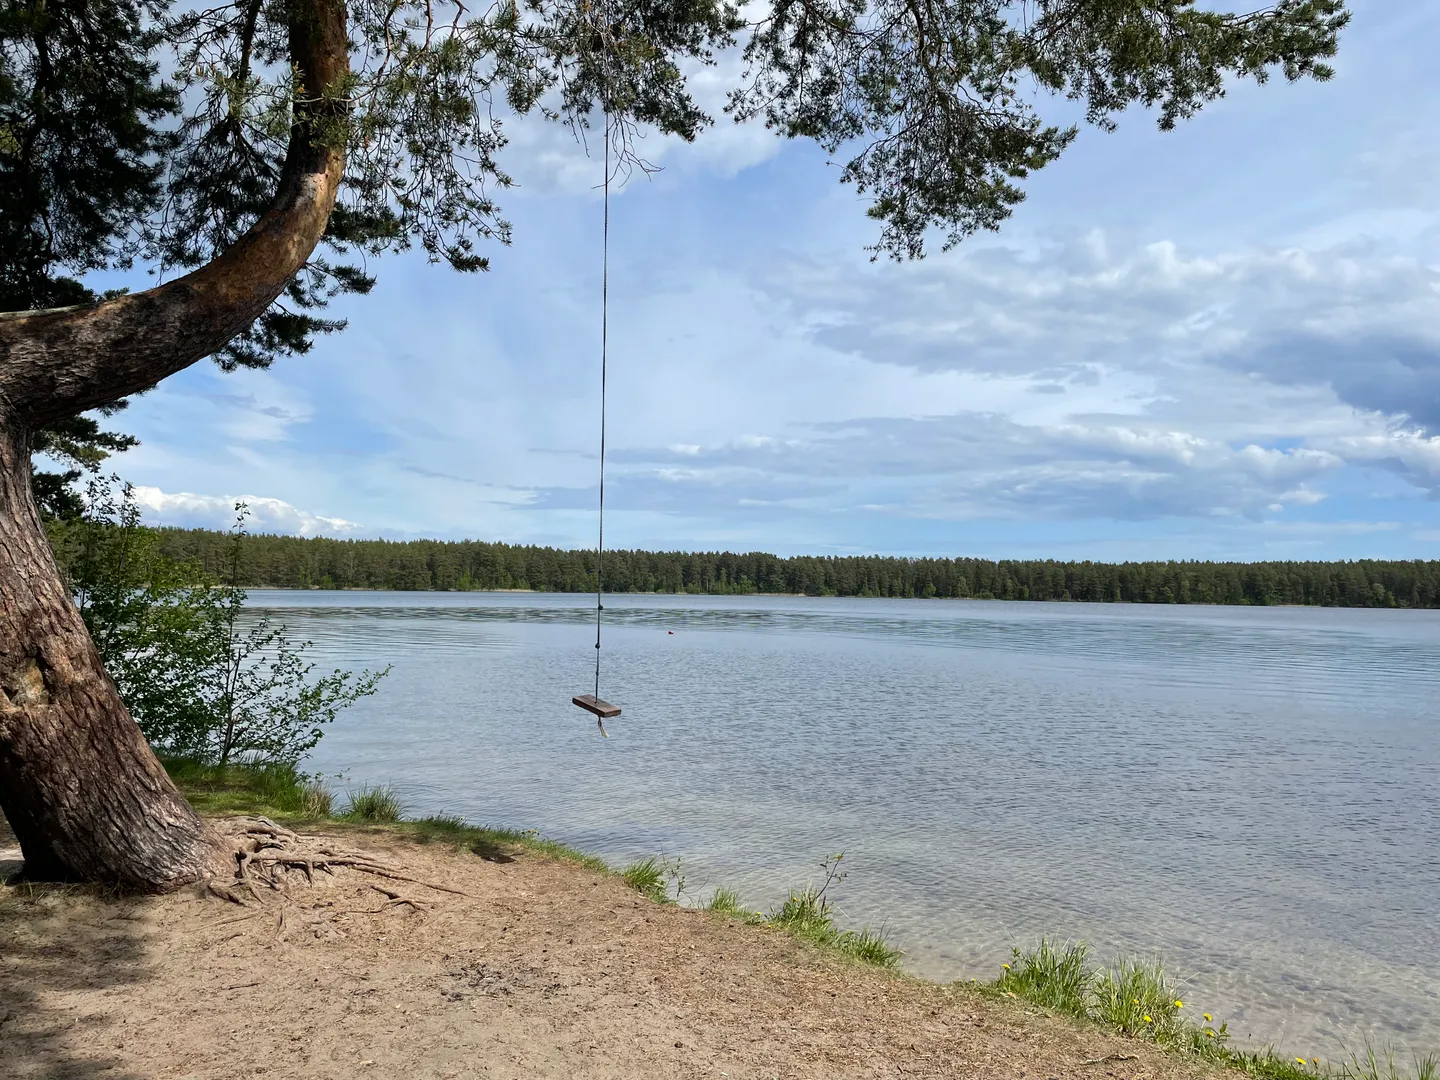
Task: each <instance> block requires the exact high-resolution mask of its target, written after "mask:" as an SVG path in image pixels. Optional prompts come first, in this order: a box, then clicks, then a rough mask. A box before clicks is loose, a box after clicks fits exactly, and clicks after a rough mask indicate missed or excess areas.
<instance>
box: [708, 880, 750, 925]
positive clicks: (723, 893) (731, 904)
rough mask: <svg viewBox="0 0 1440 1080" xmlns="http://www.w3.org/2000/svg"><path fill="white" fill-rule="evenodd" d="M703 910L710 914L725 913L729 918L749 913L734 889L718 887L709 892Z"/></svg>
mask: <svg viewBox="0 0 1440 1080" xmlns="http://www.w3.org/2000/svg"><path fill="white" fill-rule="evenodd" d="M705 910H706V911H708V912H710V913H711V914H712V915H725V916H728V917H730V918H737V919H738V918H745V917H746V916H747V915H749V914H750V913H749V912H748V911H746V910H745V907H744V905H742V904H741V903H740V894H739V893H738V892H736V891H735V890H734V889H726V888H723V887H722V888H719V889H716V890H715V892H714V893H712V894H711V896H710V899H709V900H708V901H706V903H705Z"/></svg>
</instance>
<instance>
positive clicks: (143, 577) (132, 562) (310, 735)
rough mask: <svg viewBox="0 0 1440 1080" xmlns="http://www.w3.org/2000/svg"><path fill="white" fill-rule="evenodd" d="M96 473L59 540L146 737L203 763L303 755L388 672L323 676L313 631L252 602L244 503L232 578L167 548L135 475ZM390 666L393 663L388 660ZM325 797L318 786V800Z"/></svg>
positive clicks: (56, 529)
mask: <svg viewBox="0 0 1440 1080" xmlns="http://www.w3.org/2000/svg"><path fill="white" fill-rule="evenodd" d="M116 483H118V481H117V480H116V479H115V478H113V477H112V478H111V480H110V481H108V482H107V481H98V480H97V481H93V482H92V483H91V484H90V486H89V494H88V502H87V507H86V510H85V513H84V515H83V516H82V517H81V518H80V519H79V520H76V521H67V522H56V523H53V524H52V527H51V540H52V544H54V546H55V547H56V551H57V556H59V557H60V561H61V562H62V563H63V564H64V565H65V566H66V567H67V569H68V576H69V579H70V586H71V588H72V590H73V591H74V594H75V598H76V604H77V606H78V607H79V609H80V613H81V615H82V616H83V617H84V619H85V625H86V626H87V627H88V628H89V630H90V635H91V637H92V638H93V639H94V641H95V645H96V648H97V649H99V651H100V657H101V659H102V661H103V662H104V664H105V670H106V671H107V672H108V673H109V674H110V677H111V678H112V679H114V680H115V684H116V686H117V687H118V689H119V691H120V696H121V698H122V699H123V700H124V701H125V704H126V706H127V707H128V708H129V709H130V713H131V715H132V716H134V718H135V721H136V723H138V724H139V725H140V730H141V731H143V732H144V733H145V737H146V738H147V739H149V740H150V743H151V744H152V745H153V746H155V747H156V749H157V750H160V751H161V752H163V753H166V754H169V755H171V756H174V757H183V758H187V759H190V760H193V761H197V762H206V763H210V764H216V765H228V764H230V763H231V762H235V761H252V762H290V763H294V762H298V761H299V760H300V759H301V758H302V757H303V756H304V755H305V754H306V753H308V752H309V751H310V750H312V749H313V748H314V747H315V744H316V743H318V742H319V741H320V737H321V734H322V728H323V726H324V725H325V724H328V723H330V722H332V721H333V720H334V719H335V717H336V715H337V714H338V713H339V712H340V710H342V709H344V708H346V707H347V706H349V705H351V704H353V703H354V702H356V701H357V700H359V699H360V698H362V697H367V696H368V695H370V694H373V693H374V692H375V689H376V686H377V684H378V683H379V681H380V679H381V678H382V677H383V676H384V675H385V674H386V672H385V671H381V672H368V671H367V672H361V673H359V674H355V673H353V672H348V671H338V670H337V671H334V672H332V673H330V674H328V675H322V676H319V677H316V676H315V675H314V668H315V665H314V664H312V663H310V662H308V661H307V660H306V659H305V653H306V651H307V650H308V649H309V647H310V644H309V642H294V641H292V640H291V639H290V638H289V637H288V636H287V634H286V631H285V627H284V626H279V625H275V624H274V623H272V621H271V620H270V619H269V618H268V617H266V616H264V615H256V614H255V613H252V612H247V611H246V610H245V596H246V594H245V590H243V589H241V588H238V587H236V586H235V585H234V584H233V583H234V581H235V580H238V576H239V561H240V555H241V544H242V542H243V540H244V538H245V527H244V526H245V518H246V515H247V511H246V508H245V505H244V504H243V503H238V504H236V508H235V509H236V524H235V527H234V529H233V530H232V533H231V545H232V552H231V555H232V573H231V584H228V585H227V584H222V583H221V582H219V581H217V580H215V579H214V578H213V577H210V576H208V575H206V574H205V573H204V572H203V571H202V570H201V569H200V568H199V566H198V565H196V564H194V563H188V562H178V561H176V560H173V559H170V558H168V557H166V556H165V555H164V554H163V553H162V552H161V550H160V545H159V539H158V537H157V535H156V533H155V532H154V530H152V529H147V528H145V527H144V526H143V525H141V523H140V509H139V506H138V504H137V502H136V500H135V496H134V491H133V489H132V488H131V487H130V485H128V484H126V485H123V486H122V487H121V489H120V492H119V494H118V495H117V494H116V492H115V488H114V485H115V484H116ZM386 670H387V671H388V669H386ZM322 802H323V800H322V799H321V796H320V795H319V793H318V792H317V793H316V794H315V805H316V807H317V808H318V807H320V805H321V804H322Z"/></svg>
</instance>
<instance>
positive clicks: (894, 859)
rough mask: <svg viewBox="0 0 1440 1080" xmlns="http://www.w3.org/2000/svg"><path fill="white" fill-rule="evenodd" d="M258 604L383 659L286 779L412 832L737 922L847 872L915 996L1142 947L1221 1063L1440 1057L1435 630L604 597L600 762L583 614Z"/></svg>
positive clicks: (1170, 611)
mask: <svg viewBox="0 0 1440 1080" xmlns="http://www.w3.org/2000/svg"><path fill="white" fill-rule="evenodd" d="M251 602H252V604H254V605H255V606H258V607H264V608H273V609H276V610H277V611H278V612H280V614H281V615H282V618H283V621H285V622H286V623H287V624H288V625H289V626H290V627H291V629H292V630H293V631H295V632H296V633H297V634H298V635H300V636H303V637H308V638H310V639H312V640H314V642H315V643H316V646H317V653H318V655H319V658H320V659H321V661H322V663H324V664H326V665H331V664H335V665H343V666H348V667H366V666H368V667H379V666H383V665H385V664H387V663H388V664H392V665H393V668H394V670H393V673H392V674H391V676H390V677H389V678H388V679H386V680H385V681H384V683H383V684H382V687H381V690H380V692H379V693H378V694H377V695H376V696H375V697H373V698H371V699H368V700H367V701H364V702H362V703H360V704H359V705H357V706H356V707H355V708H354V709H352V710H351V711H349V712H347V713H345V714H343V715H342V717H341V719H340V720H339V721H338V722H337V723H336V724H335V725H334V726H333V727H332V728H331V730H330V731H329V733H328V734H327V735H326V737H325V739H324V741H323V742H322V743H321V745H320V747H319V749H318V751H317V752H316V754H315V756H314V758H313V761H312V764H311V767H313V768H314V769H318V770H321V771H323V772H325V773H326V774H334V773H336V772H341V773H343V774H344V777H345V783H344V784H341V785H340V786H341V787H342V788H343V787H347V786H350V785H353V784H359V783H378V782H383V783H390V784H393V785H394V786H395V787H396V788H397V789H398V790H399V791H400V792H401V794H402V796H403V798H404V801H405V804H406V806H407V809H408V811H409V812H410V813H411V814H415V815H419V814H425V813H439V812H448V813H456V814H460V815H462V816H464V817H465V818H467V819H468V820H470V821H472V822H476V823H485V824H491V825H503V826H511V827H520V828H531V827H533V828H538V829H540V830H541V831H542V832H543V833H544V834H546V835H547V836H551V837H554V838H556V839H559V840H563V841H566V842H568V843H571V844H573V845H575V846H577V847H579V848H583V849H584V850H586V851H590V852H594V853H597V854H599V855H602V856H603V857H605V858H606V859H608V860H610V861H611V862H613V863H617V864H619V863H624V862H627V861H629V860H631V859H634V858H638V857H642V856H646V855H651V854H656V853H660V854H664V855H666V856H670V857H678V858H679V859H680V860H681V865H682V868H683V870H684V873H685V879H686V885H687V888H688V889H689V890H690V892H691V893H692V894H693V898H694V899H695V900H703V899H704V898H705V897H706V896H707V895H708V893H709V891H710V890H712V889H713V888H714V887H715V886H716V885H720V884H723V885H727V886H731V887H734V888H738V889H739V890H740V892H741V895H742V897H743V898H744V899H745V901H746V902H747V903H748V904H750V905H751V906H754V907H763V908H768V907H769V906H770V905H772V904H774V903H777V902H778V901H779V900H780V899H782V898H783V896H784V895H785V893H786V891H787V888H788V886H790V885H793V884H800V883H803V882H805V881H806V880H808V879H810V878H812V877H815V876H816V875H817V874H818V873H819V864H820V862H821V860H822V859H823V858H824V857H825V856H826V855H827V854H830V853H833V852H838V851H844V852H845V865H846V866H847V867H848V868H849V871H850V873H849V877H848V878H847V879H846V880H845V881H844V882H843V883H842V885H841V886H840V887H839V889H838V891H837V893H836V896H837V901H838V906H839V908H840V910H841V911H842V913H843V919H844V922H845V923H846V924H847V925H854V926H858V925H861V924H871V925H880V924H883V925H884V926H885V928H886V929H887V930H888V931H889V933H890V934H891V935H892V936H893V938H894V939H895V940H896V941H897V942H898V943H899V944H900V945H901V946H902V947H903V948H904V949H905V963H906V965H907V967H908V968H909V969H910V970H912V971H914V972H916V973H918V974H921V975H924V976H927V977H931V978H936V979H944V980H949V979H957V978H970V977H980V978H989V977H992V976H993V975H994V974H995V973H996V972H997V971H998V967H999V964H1000V962H1001V961H1002V960H1005V959H1007V958H1008V955H1009V950H1010V947H1011V946H1012V944H1017V945H1022V946H1025V945H1030V944H1033V943H1034V942H1035V941H1036V939H1037V938H1038V937H1039V936H1040V935H1041V934H1049V935H1051V936H1052V937H1058V938H1062V939H1065V938H1069V939H1083V940H1086V941H1089V942H1091V943H1092V944H1093V945H1094V947H1095V948H1096V950H1097V951H1098V952H1099V953H1100V954H1101V955H1103V956H1113V955H1116V954H1126V955H1135V954H1139V955H1145V956H1159V957H1162V958H1163V959H1164V961H1165V963H1166V966H1167V968H1168V969H1169V970H1170V972H1171V973H1172V974H1174V975H1175V976H1177V977H1179V978H1180V979H1182V980H1183V984H1184V988H1185V993H1184V997H1185V999H1186V1008H1187V1009H1188V1008H1193V1009H1194V1010H1195V1012H1196V1013H1199V1012H1201V1011H1209V1012H1211V1013H1213V1014H1215V1017H1216V1020H1217V1021H1219V1020H1220V1019H1228V1020H1229V1022H1230V1028H1231V1031H1232V1032H1234V1033H1235V1034H1236V1035H1237V1036H1239V1037H1241V1038H1242V1039H1250V1040H1253V1041H1257V1042H1262V1043H1274V1044H1276V1045H1277V1046H1278V1047H1279V1048H1280V1049H1282V1050H1284V1051H1287V1052H1291V1053H1304V1054H1306V1055H1311V1054H1317V1055H1320V1056H1332V1055H1338V1054H1339V1053H1340V1050H1341V1047H1342V1045H1343V1046H1351V1047H1356V1046H1359V1045H1360V1044H1361V1042H1362V1041H1363V1039H1365V1038H1366V1037H1369V1038H1370V1039H1372V1040H1374V1041H1376V1042H1378V1043H1380V1044H1385V1043H1393V1044H1395V1045H1396V1046H1399V1047H1402V1048H1405V1049H1406V1050H1415V1051H1430V1050H1436V1049H1440V613H1437V612H1409V611H1361V610H1322V609H1296V608H1284V609H1246V608H1157V607H1122V606H1118V605H1117V606H1108V605H1084V604H1028V603H1010V604H1006V603H1000V602H988V603H987V602H969V601H936V600H929V601H925V600H921V601H892V600H841V599H827V598H819V599H802V598H789V597H776V598H764V597H743V598H742V597H733V598H727V597H654V596H643V597H635V596H617V597H610V598H607V601H606V619H607V622H606V630H605V645H606V647H605V651H604V658H605V669H604V676H603V680H602V684H601V694H602V696H603V697H606V698H608V699H609V700H612V701H615V702H617V703H619V704H622V705H623V706H624V710H625V711H624V715H623V716H621V717H620V718H619V719H617V720H614V721H612V722H610V724H609V728H610V732H611V736H612V737H611V738H610V739H609V740H608V741H607V740H603V739H601V738H600V737H599V735H598V732H597V731H596V727H595V723H594V720H593V718H591V717H589V716H588V714H585V713H582V712H581V711H580V710H579V709H576V708H575V707H574V706H572V705H571V704H570V697H571V695H573V694H576V693H586V692H589V690H590V689H591V680H592V673H591V664H592V662H593V656H594V650H593V647H592V646H593V643H594V638H593V632H594V631H593V617H594V612H593V604H594V600H593V598H587V597H583V596H563V595H532V594H518V593H509V594H474V593H471V594H437V593H429V594H426V593H323V592H306V593H294V592H264V591H258V590H257V591H255V592H253V593H252V594H251ZM671 631H673V633H671Z"/></svg>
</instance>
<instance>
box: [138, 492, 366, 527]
mask: <svg viewBox="0 0 1440 1080" xmlns="http://www.w3.org/2000/svg"><path fill="white" fill-rule="evenodd" d="M135 501H136V502H137V503H139V505H140V508H141V512H142V513H143V515H144V518H145V521H146V522H147V523H148V524H150V525H179V526H184V527H187V528H206V529H228V528H230V527H231V526H232V525H233V524H234V523H235V513H236V511H235V504H236V503H239V502H243V503H245V504H246V505H247V506H248V508H249V510H250V517H249V520H248V522H247V526H248V528H249V529H250V531H251V532H256V533H279V534H282V535H289V536H346V535H350V534H353V533H355V532H356V531H357V530H358V529H359V528H360V526H358V525H357V524H356V523H355V522H353V521H346V520H345V519H344V518H337V517H325V516H323V515H320V514H312V513H310V512H309V511H307V510H300V509H298V508H296V507H294V506H291V505H290V504H289V503H287V502H285V501H284V500H283V499H271V498H266V497H265V496H261V495H240V496H234V497H231V496H223V497H222V496H218V495H196V494H193V493H191V492H188V491H180V492H173V493H172V492H164V491H161V490H160V489H159V488H155V487H136V488H135Z"/></svg>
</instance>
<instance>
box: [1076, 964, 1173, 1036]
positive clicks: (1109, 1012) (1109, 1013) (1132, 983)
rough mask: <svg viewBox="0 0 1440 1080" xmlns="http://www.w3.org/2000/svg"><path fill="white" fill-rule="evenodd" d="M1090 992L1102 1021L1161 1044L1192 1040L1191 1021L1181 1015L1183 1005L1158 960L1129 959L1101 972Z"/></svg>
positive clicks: (1127, 1033)
mask: <svg viewBox="0 0 1440 1080" xmlns="http://www.w3.org/2000/svg"><path fill="white" fill-rule="evenodd" d="M1091 993H1092V995H1093V997H1094V1009H1095V1015H1096V1017H1097V1018H1098V1019H1099V1020H1100V1022H1101V1023H1105V1024H1109V1025H1110V1026H1112V1027H1115V1028H1118V1029H1119V1030H1120V1031H1121V1032H1123V1033H1124V1034H1126V1035H1138V1036H1140V1037H1142V1038H1147V1039H1152V1040H1154V1041H1155V1042H1158V1043H1161V1044H1162V1045H1167V1046H1170V1045H1177V1046H1178V1045H1179V1044H1180V1043H1186V1044H1188V1043H1189V1042H1190V1041H1191V1040H1190V1039H1189V1038H1188V1034H1187V1030H1186V1029H1187V1028H1188V1027H1189V1025H1187V1024H1186V1023H1185V1022H1184V1021H1183V1020H1181V1018H1180V1010H1181V1009H1182V1008H1183V1007H1184V1006H1183V1004H1182V1003H1181V1001H1180V998H1179V997H1178V996H1177V991H1176V989H1175V987H1173V986H1172V985H1170V983H1169V981H1168V980H1167V979H1166V977H1165V970H1164V968H1163V967H1162V966H1161V964H1160V963H1159V962H1158V961H1153V962H1145V961H1137V960H1126V961H1124V962H1122V963H1121V964H1120V965H1119V966H1118V967H1116V968H1113V969H1111V970H1109V971H1101V972H1098V973H1096V975H1095V978H1094V986H1093V988H1092V991H1091Z"/></svg>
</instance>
